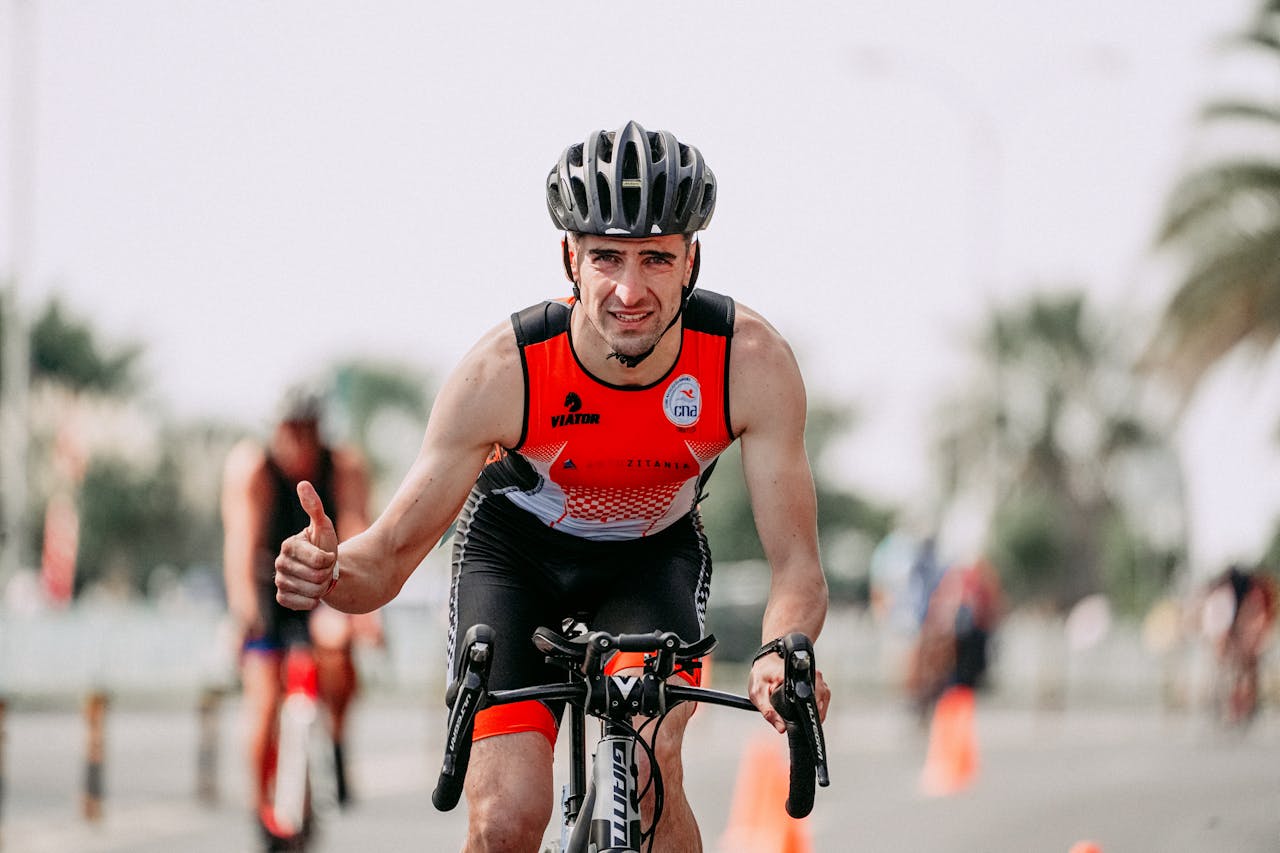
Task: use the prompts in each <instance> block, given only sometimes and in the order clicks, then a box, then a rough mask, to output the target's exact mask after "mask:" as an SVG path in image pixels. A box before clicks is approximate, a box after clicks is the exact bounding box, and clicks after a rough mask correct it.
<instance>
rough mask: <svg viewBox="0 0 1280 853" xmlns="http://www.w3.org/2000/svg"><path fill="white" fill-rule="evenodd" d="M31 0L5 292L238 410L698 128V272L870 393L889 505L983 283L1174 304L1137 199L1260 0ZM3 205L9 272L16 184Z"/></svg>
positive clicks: (1208, 459) (533, 265)
mask: <svg viewBox="0 0 1280 853" xmlns="http://www.w3.org/2000/svg"><path fill="white" fill-rule="evenodd" d="M26 2H27V3H28V4H29V5H30V6H32V7H34V9H35V11H36V14H35V16H34V18H35V28H34V31H35V33H36V38H35V42H34V47H35V51H34V53H35V56H36V65H35V72H36V80H37V88H36V90H35V91H36V92H37V114H36V122H35V130H34V140H35V143H36V151H37V158H36V176H35V184H34V186H35V189H36V195H35V204H34V207H33V213H32V218H31V220H30V223H29V227H30V229H31V231H32V233H33V234H34V240H33V242H32V243H31V244H30V245H29V246H28V251H29V252H30V267H31V273H32V274H31V277H30V280H28V281H24V282H23V283H22V292H21V296H22V300H23V303H24V304H25V305H27V306H33V305H37V304H39V303H40V302H42V301H43V299H44V298H45V297H46V296H47V295H48V294H50V293H53V292H57V293H61V294H63V295H64V297H65V298H66V301H67V302H68V303H69V304H70V305H71V307H72V309H73V310H75V311H77V312H79V313H81V314H83V315H86V316H88V317H90V318H92V320H93V322H94V323H95V324H96V325H97V326H99V327H100V328H101V329H102V330H103V331H105V332H106V333H107V334H108V335H110V336H114V337H115V338H117V339H137V340H140V341H143V342H145V344H146V346H147V353H148V355H147V362H146V366H147V370H148V371H149V374H150V376H151V377H152V379H153V381H154V385H155V388H156V390H157V392H158V393H159V394H160V395H161V396H162V397H163V398H164V399H165V400H166V401H168V404H169V405H170V406H171V407H172V408H173V410H175V411H176V412H177V413H178V414H180V415H183V416H196V415H204V414H218V415H225V416H227V417H230V418H234V419H238V420H243V421H245V422H249V423H258V422H260V421H261V419H262V418H263V416H264V413H265V412H266V411H268V410H269V409H270V407H271V405H272V403H273V401H274V400H275V398H276V397H277V395H278V393H279V391H280V389H281V387H282V386H283V385H284V384H285V383H287V382H289V381H290V380H292V379H294V378H296V377H297V376H299V375H302V374H305V373H307V372H310V371H313V370H316V369H318V368H320V367H322V366H323V365H324V364H326V363H328V362H330V361H331V360H333V359H334V358H336V357H339V356H342V355H353V354H365V355H374V356H381V357H387V358H394V359H399V360H403V361H406V362H409V363H413V364H419V365H423V366H426V367H428V368H430V369H432V370H433V371H435V372H436V373H442V372H444V371H446V370H448V369H449V368H450V367H451V366H452V365H453V364H454V363H455V362H456V361H457V359H458V358H459V357H460V356H461V354H462V353H463V352H464V351H465V349H466V348H467V347H468V346H469V345H470V343H471V342H472V341H473V340H474V339H475V338H476V337H477V336H478V335H479V334H481V333H482V332H483V331H484V330H485V329H487V328H488V327H490V326H492V325H494V324H495V323H498V322H501V321H503V320H504V318H505V317H506V315H507V314H508V313H509V312H510V311H512V310H514V309H517V308H520V307H523V306H524V305H527V304H529V303H532V302H535V301H537V300H539V299H542V298H544V297H547V296H556V295H560V294H562V293H563V292H564V291H565V288H566V282H565V281H564V279H563V277H562V275H561V272H560V266H559V256H558V251H559V249H558V239H559V235H558V234H557V232H555V230H554V229H553V226H552V225H551V223H550V220H549V218H548V217H547V214H546V208H545V202H544V198H543V190H542V187H543V181H544V179H545V176H546V173H547V171H548V170H549V168H550V167H551V165H552V164H553V162H554V161H555V159H556V157H557V155H558V154H559V152H560V151H561V149H562V148H563V147H564V146H565V145H566V144H568V143H570V142H573V141H578V140H581V139H582V138H583V137H585V136H586V134H587V133H588V132H589V131H591V130H593V129H597V128H606V129H613V128H616V127H618V126H620V125H621V124H623V123H624V122H625V121H626V120H628V119H632V118H634V119H636V120H638V121H639V122H641V123H642V124H644V125H645V126H646V127H649V128H650V129H654V128H663V129H670V130H673V131H675V132H676V133H677V135H678V136H680V137H681V139H682V140H685V141H688V142H690V143H692V144H694V145H696V146H698V147H699V148H700V149H701V150H702V152H703V154H704V155H705V156H706V158H707V160H708V162H709V163H710V164H711V166H712V168H713V169H714V170H715V172H716V174H717V176H718V178H719V181H720V196H719V207H718V209H717V212H716V215H715V219H714V222H713V223H712V226H711V228H710V229H709V230H708V231H707V232H706V233H705V235H704V238H705V242H704V246H705V257H706V264H705V265H704V267H703V273H702V275H703V277H702V279H701V282H700V283H701V285H702V286H705V287H707V288H710V289H713V290H721V291H724V292H728V293H730V294H732V295H734V296H736V297H737V298H739V299H740V300H741V301H743V302H744V303H746V304H748V305H751V306H752V307H754V308H756V309H758V310H760V311H762V312H763V313H764V314H765V315H766V316H767V317H769V318H770V319H772V320H773V322H774V323H775V325H777V326H778V327H779V328H780V329H781V330H782V331H783V332H784V333H785V334H786V335H787V336H788V337H789V338H790V339H791V340H792V342H793V344H794V346H795V347H796V349H797V352H798V354H799V355H800V358H801V361H802V367H803V369H804V371H805V374H806V376H807V379H808V382H809V384H810V386H811V394H813V395H821V396H831V397H838V398H841V399H849V400H852V401H853V402H855V403H856V404H857V405H858V406H859V407H860V408H861V409H862V410H863V422H862V426H861V427H860V430H859V432H858V433H857V435H856V436H855V438H854V440H853V442H852V443H851V444H850V446H849V448H848V452H847V453H846V454H845V456H844V458H843V460H842V466H843V467H844V468H845V469H846V470H844V471H842V474H843V475H844V476H845V477H846V479H848V480H849V481H851V482H852V483H854V484H856V485H858V486H860V487H862V488H865V489H867V490H868V491H871V492H873V493H875V494H877V495H880V496H883V497H885V498H887V499H893V500H905V499H909V498H910V497H911V496H913V495H921V494H925V493H926V492H927V490H928V485H929V484H928V470H927V467H926V460H925V457H924V435H925V429H926V427H927V424H928V413H929V410H930V407H931V405H932V404H933V401H934V400H935V399H936V398H937V397H938V395H939V394H940V393H942V392H943V391H945V390H946V388H947V387H948V386H949V385H952V384H954V383H955V382H956V381H959V380H960V377H963V376H964V370H965V368H966V365H964V364H963V363H962V361H961V359H962V353H963V337H964V334H965V330H966V329H967V328H969V327H970V326H971V324H972V323H973V322H974V321H975V319H976V318H977V317H978V316H979V315H980V313H981V312H982V311H983V309H984V308H985V307H986V306H988V305H989V304H991V303H992V302H993V301H998V300H1001V299H1007V298H1009V297H1010V296H1012V295H1014V294H1017V293H1019V292H1025V291H1028V290H1029V289H1030V288H1031V287H1033V286H1064V285H1078V286H1083V287H1086V288H1087V289H1088V290H1089V291H1090V292H1091V293H1092V294H1094V295H1096V297H1097V298H1098V300H1099V304H1100V305H1103V306H1107V310H1108V311H1110V312H1112V313H1113V314H1114V315H1115V316H1126V315H1127V314H1128V313H1130V312H1132V313H1133V314H1134V316H1135V318H1137V319H1136V320H1135V323H1140V321H1141V318H1142V313H1141V311H1142V309H1143V308H1146V307H1149V306H1151V305H1153V304H1155V303H1157V302H1158V300H1159V298H1160V297H1161V296H1162V295H1163V291H1162V290H1161V287H1162V286H1167V282H1161V281H1160V280H1159V277H1158V276H1153V275H1152V274H1151V273H1150V271H1149V270H1148V269H1147V266H1148V265H1147V261H1146V258H1147V246H1148V242H1149V239H1150V236H1151V232H1152V229H1153V222H1154V220H1155V217H1156V215H1157V213H1158V210H1159V206H1160V204H1161V202H1162V199H1163V194H1164V193H1165V192H1166V191H1167V189H1168V187H1169V185H1170V183H1171V181H1172V179H1173V177H1174V175H1176V173H1177V170H1178V167H1179V166H1180V165H1181V164H1182V163H1183V162H1184V161H1185V158H1186V157H1187V155H1188V151H1189V149H1190V145H1191V141H1192V135H1191V126H1192V117H1193V114H1194V110H1195V108H1196V106H1197V105H1198V103H1199V99H1200V98H1201V97H1202V95H1203V94H1204V92H1205V91H1206V90H1207V89H1208V87H1209V86H1210V85H1211V84H1212V83H1213V81H1214V73H1215V71H1214V66H1213V64H1212V63H1211V61H1210V60H1211V58H1212V55H1211V46H1212V43H1213V40H1214V39H1215V38H1217V37H1219V36H1221V35H1222V34H1224V33H1226V32H1227V31H1229V30H1231V29H1235V28H1239V27H1240V26H1242V25H1243V23H1244V21H1245V20H1246V16H1247V13H1248V10H1249V9H1250V8H1251V7H1252V4H1251V3H1249V2H1244V0H1200V1H1199V2H1190V0H1181V2H1178V3H1175V4H1170V3H1169V2H1168V0H1128V2H1122V3H1117V2H1114V0H1077V2H1072V3H1066V2H1048V0H1040V2H1014V1H1013V0H1003V1H1002V0H956V2H952V3H945V4H944V3H938V2H936V0H891V1H890V0H885V1H884V2H863V3H848V2H829V3H818V2H792V3H785V4H781V3H773V2H771V3H741V2H698V3H688V2H683V3H676V2H650V3H645V4H610V6H609V7H608V9H609V10H608V11H606V10H605V9H604V8H603V7H604V4H600V5H601V7H602V8H599V9H597V8H596V7H595V5H594V4H574V5H568V4H539V3H528V2H516V0H496V2H490V3H485V4H465V3H444V4H428V3H421V2H375V3H363V4H353V3H337V2H329V1H328V0H307V1H306V2H286V0H253V2H244V0H218V2H211V1H210V2H183V1H182V0H154V1H153V2H141V0H116V2H113V3H110V4H104V3H100V2H92V0H79V2H72V0H47V2H45V1H43V0H26ZM1173 6H1176V7H1177V9H1176V14H1175V10H1174V9H1173V8H1172V7H1173ZM12 8H13V7H12V5H11V4H10V3H6V4H5V5H4V11H3V13H0V14H3V16H4V17H3V24H4V29H5V33H6V35H8V34H9V33H10V31H11V30H12V26H11V25H12V22H13V20H14V17H13V13H12ZM0 53H5V54H6V55H7V51H0ZM3 73H4V74H5V75H6V77H5V92H4V95H5V98H6V100H5V105H6V107H8V106H9V105H10V104H11V101H12V99H11V97H10V96H11V91H12V75H11V74H10V72H9V68H8V63H7V62H6V64H5V66H4V71H3ZM8 114H9V110H8V109H6V111H5V115H8ZM6 127H8V124H7V123H6ZM0 146H4V150H5V151H6V152H8V150H9V146H10V135H9V134H8V133H7V132H6V133H5V134H4V138H3V139H2V140H0ZM5 162H8V157H7V156H6V159H5ZM0 181H3V182H4V183H5V187H6V190H7V189H8V185H9V183H10V177H9V174H8V171H7V170H6V173H5V174H4V175H3V176H2V177H0ZM5 197H6V198H8V197H9V193H8V192H6V193H5ZM0 226H2V231H0V233H2V234H3V235H4V236H5V239H4V241H3V244H2V245H0V253H3V254H0V268H3V269H10V268H11V267H12V265H13V258H14V252H13V248H12V246H13V240H12V238H11V236H10V235H12V234H13V233H14V230H13V221H12V208H11V207H10V206H6V208H5V209H4V210H3V211H0ZM1135 329H1140V325H1135ZM1241 372H1243V373H1247V371H1241ZM1274 372H1275V371H1272V373H1274ZM1252 375H1253V376H1254V377H1255V378H1254V379H1252V380H1251V381H1249V382H1245V383H1243V384H1242V383H1239V382H1237V383H1234V384H1232V383H1228V382H1226V381H1225V380H1223V381H1222V382H1221V383H1218V385H1221V386H1222V387H1220V388H1219V387H1218V386H1217V385H1214V386H1212V387H1210V388H1209V389H1208V390H1207V391H1206V394H1205V395H1203V399H1204V400H1211V403H1202V404H1198V406H1197V409H1195V410H1193V412H1192V415H1191V418H1190V420H1189V421H1188V424H1187V425H1186V426H1185V427H1184V430H1183V435H1182V441H1183V446H1184V448H1185V450H1186V454H1187V458H1188V467H1189V470H1190V472H1191V477H1192V487H1193V500H1194V501H1196V504H1195V506H1196V508H1197V514H1198V518H1199V519H1200V523H1199V526H1200V528H1201V529H1199V530H1198V532H1197V540H1196V547H1197V551H1198V553H1199V554H1200V555H1201V559H1204V560H1206V561H1212V560H1218V559H1222V558H1225V557H1226V556H1227V555H1229V554H1233V553H1235V552H1236V551H1242V552H1246V553H1247V551H1248V550H1249V549H1251V548H1252V547H1254V546H1255V544H1256V543H1257V542H1260V541H1261V539H1262V538H1263V537H1264V536H1265V534H1266V532H1267V530H1266V529H1265V527H1266V522H1268V521H1269V519H1270V518H1271V517H1273V515H1274V513H1275V511H1276V509H1277V506H1280V501H1277V499H1276V498H1277V495H1276V494H1275V493H1274V491H1275V490H1274V487H1271V486H1262V485H1260V484H1259V483H1257V482H1255V480H1256V479H1257V472H1258V471H1259V470H1260V469H1259V464H1260V460H1262V464H1265V465H1272V466H1274V463H1275V462H1276V457H1275V454H1274V452H1273V450H1272V448H1271V446H1270V445H1269V444H1268V437H1269V430H1270V428H1272V427H1274V424H1275V412H1276V411H1278V410H1280V400H1278V399H1277V394H1276V393H1275V392H1274V391H1272V390H1271V389H1272V388H1274V387H1276V385H1277V384H1280V383H1275V382H1272V383H1267V382H1265V381H1262V380H1259V379H1257V378H1256V376H1257V374H1252ZM1215 395H1216V396H1215ZM1224 448H1225V449H1224ZM1220 454H1221V455H1220ZM1237 457H1239V458H1238V460H1237ZM1263 470H1265V469H1263ZM1274 470H1275V469H1274V467H1272V468H1271V469H1270V471H1271V472H1272V474H1274ZM1265 479H1266V480H1268V481H1270V482H1275V481H1277V480H1280V478H1277V477H1275V476H1269V477H1267V478H1265ZM1265 489H1271V492H1270V493H1268V492H1266V491H1265ZM1211 511H1212V512H1211Z"/></svg>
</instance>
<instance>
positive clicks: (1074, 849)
mask: <svg viewBox="0 0 1280 853" xmlns="http://www.w3.org/2000/svg"><path fill="white" fill-rule="evenodd" d="M1067 853H1102V846H1101V845H1100V844H1098V842H1096V841H1087V840H1086V841H1077V842H1076V843H1075V844H1072V845H1071V849H1070V850H1068V851H1067Z"/></svg>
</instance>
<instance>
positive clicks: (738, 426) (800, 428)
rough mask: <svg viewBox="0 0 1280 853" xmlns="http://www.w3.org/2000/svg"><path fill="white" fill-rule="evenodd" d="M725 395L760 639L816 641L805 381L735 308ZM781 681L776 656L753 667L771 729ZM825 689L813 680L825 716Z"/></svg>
mask: <svg viewBox="0 0 1280 853" xmlns="http://www.w3.org/2000/svg"><path fill="white" fill-rule="evenodd" d="M729 381H730V394H731V401H732V402H731V407H732V417H733V426H734V430H735V431H736V432H737V433H738V435H739V440H740V441H741V442H742V467H743V473H744V475H745V477H746V481H747V490H748V492H749V493H750V495H751V511H752V514H753V516H754V517H755V523H756V531H757V533H759V535H760V543H761V545H763V546H764V552H765V556H766V557H767V558H768V560H769V566H770V568H771V570H772V580H771V582H770V586H769V600H768V603H767V604H766V606H765V613H764V620H763V623H762V625H761V639H762V641H764V642H767V641H769V640H772V639H774V638H776V637H779V636H781V635H783V634H787V633H790V632H792V631H799V632H801V633H803V634H806V635H808V636H809V637H810V638H811V639H813V640H815V641H816V640H817V637H818V634H819V633H820V632H821V631H822V625H823V623H824V622H825V621H826V615H827V581H826V577H825V575H824V574H823V572H822V563H821V559H820V558H819V554H818V523H817V496H816V494H815V491H814V485H813V473H812V471H811V470H810V468H809V460H808V456H807V455H806V453H805V447H804V424H805V414H806V412H805V410H806V405H807V403H806V398H805V392H804V381H803V379H802V378H801V376H800V370H799V367H798V366H797V365H796V361H795V356H794V355H793V354H792V352H791V348H790V347H789V346H788V345H787V343H786V342H785V341H784V340H783V339H782V337H781V336H780V335H779V334H778V333H777V331H775V330H774V329H773V328H772V327H771V326H769V324H768V323H766V322H765V321H764V320H763V319H762V318H761V317H760V316H759V315H758V314H756V313H755V312H753V311H751V310H750V309H747V308H744V307H742V306H741V305H739V315H738V321H737V325H736V327H735V330H734V342H733V367H732V372H731V374H730V380H729ZM781 681H782V663H781V660H780V659H778V658H776V657H773V656H769V657H766V658H762V659H761V660H760V661H759V662H757V663H756V665H754V666H753V667H752V670H751V679H750V685H749V692H750V694H751V697H752V700H753V701H754V702H755V703H756V705H757V707H759V708H760V709H761V711H762V712H763V713H764V715H765V717H766V718H767V719H769V721H770V722H771V723H773V724H774V726H775V727H780V726H781V721H780V720H779V719H778V718H777V715H776V713H775V712H774V711H773V710H772V708H771V707H770V706H769V702H768V695H769V693H770V692H771V691H772V690H773V689H774V688H776V686H777V685H778V684H780V683H781ZM829 695H830V692H829V691H828V690H826V686H825V683H823V684H820V685H819V705H820V709H821V710H822V712H823V713H825V709H826V702H827V698H828V697H829Z"/></svg>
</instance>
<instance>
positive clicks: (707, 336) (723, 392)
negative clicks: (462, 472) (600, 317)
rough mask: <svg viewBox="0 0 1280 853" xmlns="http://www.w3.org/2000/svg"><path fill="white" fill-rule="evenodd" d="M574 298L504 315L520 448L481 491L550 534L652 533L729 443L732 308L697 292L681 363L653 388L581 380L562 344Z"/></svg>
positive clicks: (683, 509) (508, 453) (506, 451)
mask: <svg viewBox="0 0 1280 853" xmlns="http://www.w3.org/2000/svg"><path fill="white" fill-rule="evenodd" d="M572 304H573V300H571V299H566V300H554V301H547V302H543V303H541V304H539V305H535V306H532V307H530V308H526V309H525V310H523V311H519V312H517V313H515V314H513V315H512V316H511V323H512V326H513V327H514V329H515V334H516V342H517V343H518V345H519V347H520V357H521V360H522V363H523V366H524V373H525V401H524V425H523V431H522V434H521V437H520V441H519V443H518V444H517V445H516V446H515V447H512V448H498V449H497V450H496V451H495V454H494V456H493V457H491V460H490V464H488V465H486V466H485V469H484V471H483V472H482V473H481V476H480V480H479V481H478V483H477V485H478V486H479V487H480V488H481V489H483V490H485V491H487V492H489V493H490V494H504V495H506V497H507V499H508V500H510V501H511V503H513V504H514V505H515V506H517V507H520V508H521V509H523V510H525V511H527V512H529V513H531V514H533V515H534V516H535V517H537V518H538V519H539V520H540V521H541V522H542V523H544V524H546V525H547V526H548V527H551V528H552V529H555V530H560V531H563V532H566V533H569V534H572V535H574V536H580V537H583V538H586V539H596V540H621V539H635V538H638V537H642V536H648V535H651V534H653V533H657V532H658V531H660V530H663V529H665V528H667V527H669V526H670V525H671V524H673V523H674V522H675V521H677V520H678V519H680V518H682V517H683V516H685V515H687V514H688V513H689V512H690V511H691V510H692V509H693V508H694V505H695V503H696V502H697V500H698V497H699V494H700V491H701V488H702V485H703V483H704V482H705V480H706V478H707V477H709V476H710V474H711V469H712V467H713V466H714V463H715V460H716V458H717V457H719V455H720V454H721V453H722V452H724V450H725V448H727V447H728V446H729V445H730V444H731V443H732V442H733V433H732V427H731V426H730V420H729V394H728V390H729V349H730V342H731V340H732V337H733V318H734V303H733V300H732V299H730V298H729V297H726V296H721V295H719V294H716V293H711V292H709V291H706V290H695V291H694V292H693V293H692V294H691V296H690V298H689V301H688V303H687V304H686V306H685V309H684V314H683V321H684V322H683V325H682V328H681V343H680V355H679V357H678V358H677V359H676V362H675V364H674V365H673V366H672V367H671V370H669V371H668V372H667V374H666V375H664V376H663V377H662V378H661V379H659V380H658V381H657V382H655V383H653V384H652V385H648V386H620V385H610V384H608V383H606V382H603V381H601V380H600V379H597V378H596V377H594V376H592V375H591V374H590V373H588V372H587V370H586V369H585V368H583V366H582V365H581V363H579V361H578V359H577V356H576V354H575V353H574V351H573V344H572V342H571V341H570V339H569V316H570V311H571V306H572Z"/></svg>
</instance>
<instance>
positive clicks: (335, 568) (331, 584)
mask: <svg viewBox="0 0 1280 853" xmlns="http://www.w3.org/2000/svg"><path fill="white" fill-rule="evenodd" d="M341 574H342V570H341V569H340V568H339V566H338V561H337V560H334V561H333V574H332V575H330V576H329V586H328V587H326V588H325V591H324V592H322V593H320V598H321V599H323V598H324V597H325V596H326V595H328V594H329V593H331V592H333V588H334V587H335V586H337V585H338V576H339V575H341Z"/></svg>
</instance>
